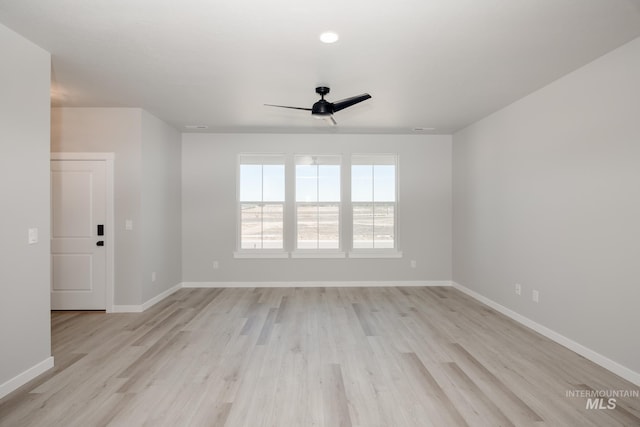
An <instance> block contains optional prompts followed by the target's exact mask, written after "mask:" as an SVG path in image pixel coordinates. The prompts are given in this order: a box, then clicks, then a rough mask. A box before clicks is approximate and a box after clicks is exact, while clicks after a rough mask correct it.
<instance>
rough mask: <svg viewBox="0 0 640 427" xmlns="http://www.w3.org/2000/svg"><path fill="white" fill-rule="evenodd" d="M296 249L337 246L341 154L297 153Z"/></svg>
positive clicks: (338, 246)
mask: <svg viewBox="0 0 640 427" xmlns="http://www.w3.org/2000/svg"><path fill="white" fill-rule="evenodd" d="M295 165H296V249H303V250H307V249H340V156H333V155H322V156H302V155H301V156H296V157H295Z"/></svg>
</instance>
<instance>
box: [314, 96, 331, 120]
mask: <svg viewBox="0 0 640 427" xmlns="http://www.w3.org/2000/svg"><path fill="white" fill-rule="evenodd" d="M311 114H313V115H314V116H330V115H331V114H333V104H332V103H331V102H329V101H325V100H324V99H321V100H320V101H318V102H316V103H315V104H313V107H311Z"/></svg>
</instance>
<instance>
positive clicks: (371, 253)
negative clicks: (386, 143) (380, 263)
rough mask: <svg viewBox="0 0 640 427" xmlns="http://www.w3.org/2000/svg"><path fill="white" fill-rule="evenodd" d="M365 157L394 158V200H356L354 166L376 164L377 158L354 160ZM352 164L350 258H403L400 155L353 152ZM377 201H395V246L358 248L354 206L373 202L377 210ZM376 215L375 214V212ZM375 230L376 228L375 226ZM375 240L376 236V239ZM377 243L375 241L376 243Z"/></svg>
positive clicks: (373, 189)
mask: <svg viewBox="0 0 640 427" xmlns="http://www.w3.org/2000/svg"><path fill="white" fill-rule="evenodd" d="M358 157H360V158H365V157H369V158H372V159H376V158H379V159H381V160H382V159H385V158H386V159H390V158H391V159H393V162H392V163H391V164H393V166H394V201H393V202H388V201H387V202H376V201H375V200H371V201H370V202H369V201H354V200H353V199H354V197H353V166H354V165H367V166H368V165H371V166H375V165H376V163H375V160H372V163H360V162H357V161H354V159H356V160H357V158H358ZM384 164H389V163H379V165H384ZM349 166H350V179H349V186H350V189H351V190H350V200H349V209H350V214H351V248H350V250H349V258H402V251H401V250H400V249H399V247H400V239H399V232H398V231H399V227H398V217H399V215H398V212H399V206H400V197H399V196H400V172H399V170H400V167H399V166H400V156H399V155H398V154H397V153H352V154H351V158H350V160H349ZM374 170H375V169H374ZM371 178H372V186H373V185H375V175H372V177H371ZM374 194H375V187H372V196H371V197H372V199H374V198H375V197H374ZM376 203H382V204H388V203H393V207H394V208H393V247H392V248H375V247H373V248H356V247H354V241H355V240H354V237H355V236H354V231H355V224H354V221H355V216H354V207H355V206H357V205H359V204H371V205H372V208H373V210H374V212H375V207H376ZM374 215H375V214H374ZM374 218H375V216H374ZM374 231H375V228H374ZM373 241H374V242H375V236H374V240H373ZM374 245H375V243H374Z"/></svg>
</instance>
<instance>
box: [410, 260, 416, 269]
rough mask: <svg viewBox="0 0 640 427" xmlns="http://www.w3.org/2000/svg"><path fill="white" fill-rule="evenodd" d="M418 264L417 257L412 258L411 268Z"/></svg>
mask: <svg viewBox="0 0 640 427" xmlns="http://www.w3.org/2000/svg"><path fill="white" fill-rule="evenodd" d="M416 265H417V264H416V260H415V259H412V260H411V268H416Z"/></svg>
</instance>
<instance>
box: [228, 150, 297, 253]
mask: <svg viewBox="0 0 640 427" xmlns="http://www.w3.org/2000/svg"><path fill="white" fill-rule="evenodd" d="M243 157H244V158H249V157H252V158H262V159H265V160H266V159H269V158H272V159H276V160H280V161H281V163H269V162H265V161H263V162H262V163H243ZM250 164H260V165H261V166H262V167H264V166H265V165H269V164H277V165H281V166H282V167H283V168H284V169H283V170H284V175H283V181H282V185H283V188H282V193H283V200H282V201H264V200H261V201H246V200H241V191H242V171H241V169H242V165H250ZM261 179H262V187H261V194H262V199H264V170H263V171H262V173H261ZM286 188H287V155H286V154H284V153H240V154H238V157H237V162H236V251H235V252H234V254H233V255H234V258H288V257H289V253H288V252H287V250H286V242H287V231H286V230H287V197H286V196H287V194H286ZM243 204H257V205H261V206H262V207H264V205H281V206H282V248H264V247H261V248H243V247H242V225H243V222H242V205H243ZM261 221H262V224H264V218H263V217H262V218H261ZM261 241H262V242H264V229H262V230H261ZM262 246H264V244H262Z"/></svg>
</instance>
